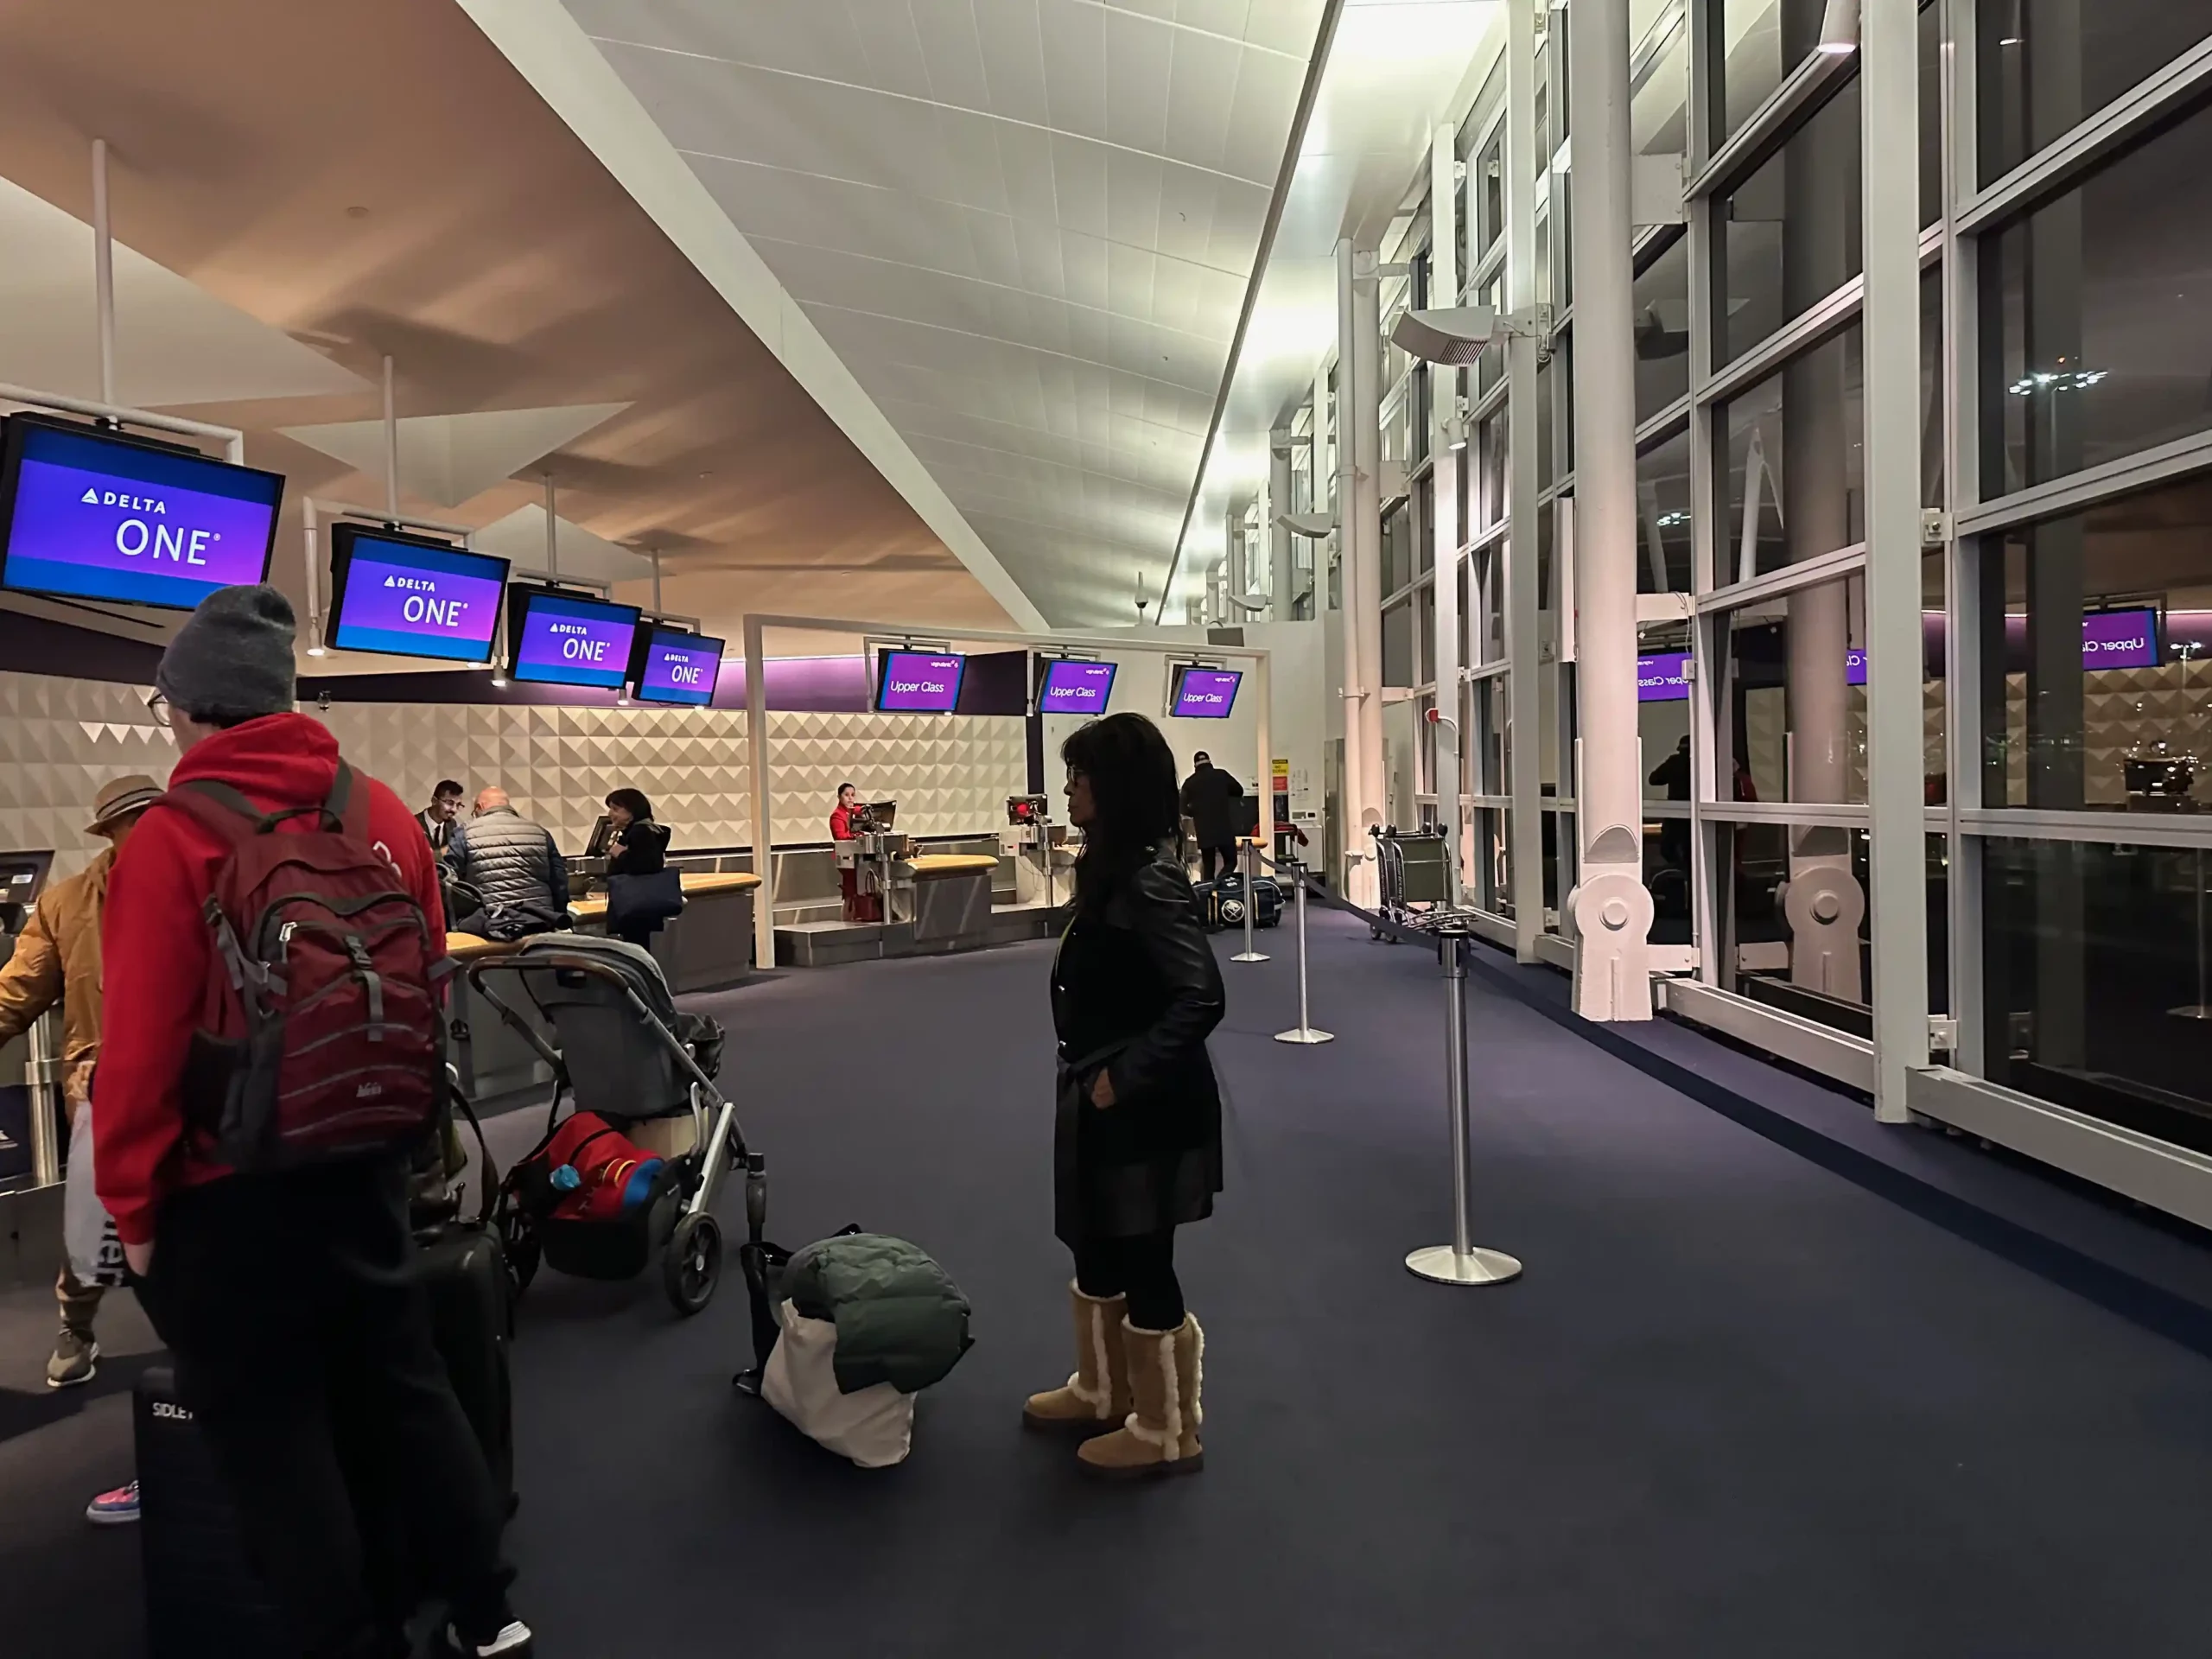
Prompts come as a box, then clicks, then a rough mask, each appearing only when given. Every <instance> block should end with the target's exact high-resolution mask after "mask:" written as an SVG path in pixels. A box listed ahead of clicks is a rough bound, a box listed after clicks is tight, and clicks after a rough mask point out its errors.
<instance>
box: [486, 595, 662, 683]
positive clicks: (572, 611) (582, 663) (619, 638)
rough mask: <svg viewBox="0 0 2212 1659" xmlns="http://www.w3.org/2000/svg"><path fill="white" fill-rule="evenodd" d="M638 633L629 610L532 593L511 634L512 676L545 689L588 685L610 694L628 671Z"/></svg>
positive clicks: (635, 619) (632, 608) (632, 610)
mask: <svg viewBox="0 0 2212 1659" xmlns="http://www.w3.org/2000/svg"><path fill="white" fill-rule="evenodd" d="M637 632H638V610H637V607H635V606H633V605H610V604H607V602H606V601H603V600H596V599H573V598H571V597H569V595H568V594H549V593H543V592H535V593H531V594H527V595H526V597H525V598H524V601H523V604H522V620H521V622H520V624H519V625H518V626H515V627H514V628H513V629H512V634H513V639H514V647H515V660H514V677H515V678H517V679H518V680H531V681H535V682H537V683H539V684H543V685H590V686H601V687H605V688H606V689H607V690H613V689H615V688H616V687H619V686H620V684H621V683H622V677H623V676H624V675H626V674H627V673H628V672H629V671H630V646H631V642H632V640H633V639H636V637H637Z"/></svg>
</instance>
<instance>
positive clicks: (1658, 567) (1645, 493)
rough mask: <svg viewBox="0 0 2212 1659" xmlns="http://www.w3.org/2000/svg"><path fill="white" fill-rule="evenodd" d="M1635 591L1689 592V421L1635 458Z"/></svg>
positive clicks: (1647, 592)
mask: <svg viewBox="0 0 2212 1659" xmlns="http://www.w3.org/2000/svg"><path fill="white" fill-rule="evenodd" d="M1636 518H1637V531H1638V546H1637V562H1636V590H1637V592H1638V593H1640V594H1687V593H1688V592H1689V591H1690V561H1691V537H1690V434H1689V429H1688V427H1687V426H1686V427H1684V428H1682V429H1681V431H1679V432H1677V433H1676V434H1675V435H1674V436H1673V437H1671V438H1669V439H1667V440H1666V441H1665V442H1662V443H1659V444H1657V445H1656V446H1654V447H1653V448H1649V449H1647V450H1645V451H1644V452H1643V454H1639V455H1638V456H1637V460H1636Z"/></svg>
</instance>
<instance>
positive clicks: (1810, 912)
mask: <svg viewBox="0 0 2212 1659" xmlns="http://www.w3.org/2000/svg"><path fill="white" fill-rule="evenodd" d="M1715 845H1716V852H1717V855H1718V861H1717V862H1716V864H1715V866H1714V874H1715V875H1716V877H1717V878H1718V880H1717V887H1718V893H1719V899H1720V917H1719V920H1720V932H1721V949H1720V983H1721V985H1722V987H1723V988H1725V989H1727V990H1732V991H1734V992H1735V993H1737V995H1739V996H1748V997H1751V999H1753V1000H1754V1001H1759V1002H1764V1003H1765V1004H1767V1005H1768V1006H1769V1007H1777V1008H1780V1009H1782V1010H1783V1011H1784V1012H1786V1013H1789V1014H1796V1015H1798V1016H1799V1017H1801V1018H1802V1019H1807V1020H1814V1021H1815V1022H1816V1023H1818V1024H1821V1025H1823V1026H1827V1027H1832V1028H1833V1029H1834V1030H1838V1031H1845V1032H1849V1033H1852V1034H1853V1036H1858V1037H1871V1036H1872V1035H1873V1026H1872V1010H1871V1008H1870V1007H1869V1006H1868V1001H1867V996H1868V992H1869V990H1870V989H1871V988H1872V983H1873V973H1872V950H1873V923H1872V913H1871V912H1870V911H1869V910H1868V908H1867V906H1866V875H1867V861H1866V849H1867V836H1866V831H1865V830H1863V829H1835V828H1831V827H1824V826H1821V825H1818V824H1781V823H1737V824H1722V825H1721V826H1720V827H1719V834H1718V835H1717V836H1716V837H1715Z"/></svg>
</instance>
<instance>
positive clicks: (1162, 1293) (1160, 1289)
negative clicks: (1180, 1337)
mask: <svg viewBox="0 0 2212 1659" xmlns="http://www.w3.org/2000/svg"><path fill="white" fill-rule="evenodd" d="M1075 1283H1076V1288H1077V1289H1078V1290H1080V1291H1081V1292H1082V1293H1083V1294H1084V1295H1086V1296H1102V1297H1103V1296H1127V1297H1128V1299H1129V1323H1130V1324H1131V1325H1135V1326H1136V1328H1137V1329H1138V1330H1140V1331H1179V1330H1180V1329H1182V1326H1183V1287H1182V1285H1181V1284H1180V1283H1179V1281H1177V1280H1176V1277H1175V1230H1174V1229H1173V1227H1170V1228H1167V1229H1166V1230H1164V1231H1161V1232H1157V1233H1138V1234H1136V1235H1135V1236H1131V1237H1128V1238H1086V1239H1084V1241H1083V1242H1082V1243H1079V1244H1077V1246H1076V1247H1075Z"/></svg>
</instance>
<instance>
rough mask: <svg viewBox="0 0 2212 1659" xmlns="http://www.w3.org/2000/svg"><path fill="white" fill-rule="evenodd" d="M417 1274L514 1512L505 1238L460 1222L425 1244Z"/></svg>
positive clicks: (510, 1308)
mask: <svg viewBox="0 0 2212 1659" xmlns="http://www.w3.org/2000/svg"><path fill="white" fill-rule="evenodd" d="M418 1271H419V1272H420V1273H421V1274H422V1279H423V1289H424V1290H425V1291H426V1292H427V1293H428V1294H429V1302H430V1330H431V1334H432V1335H433V1337H434V1338H435V1339H436V1342H437V1344H438V1352H439V1353H440V1354H441V1355H442V1356H443V1357H444V1358H445V1362H446V1375H447V1376H448V1377H450V1378H451V1379H452V1380H453V1391H454V1396H455V1397H456V1398H458V1399H459V1400H460V1402H461V1410H462V1411H464V1412H466V1413H467V1415H468V1421H469V1426H470V1427H473V1428H474V1429H475V1431H476V1438H477V1440H478V1441H479V1443H480V1444H481V1445H482V1446H483V1447H484V1459H485V1461H486V1463H488V1464H490V1465H491V1466H492V1482H493V1484H494V1485H495V1486H497V1487H498V1488H499V1493H500V1496H501V1497H504V1498H505V1500H506V1501H507V1503H508V1506H509V1507H510V1508H511V1509H512V1506H513V1504H514V1501H515V1440H514V1410H513V1398H512V1392H511V1388H510V1383H509V1357H508V1355H509V1348H510V1345H511V1344H512V1342H513V1340H514V1289H513V1286H512V1283H511V1281H509V1279H508V1277H507V1264H506V1255H505V1250H504V1249H502V1247H501V1245H500V1243H499V1233H498V1231H497V1230H494V1229H493V1228H490V1227H486V1226H482V1225H477V1224H467V1223H460V1222H456V1223H454V1224H452V1225H450V1226H448V1228H447V1229H446V1230H445V1231H444V1232H442V1234H440V1235H439V1236H436V1237H435V1238H432V1239H429V1240H426V1241H425V1242H424V1243H423V1247H422V1255H421V1257H420V1266H419V1268H418Z"/></svg>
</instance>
